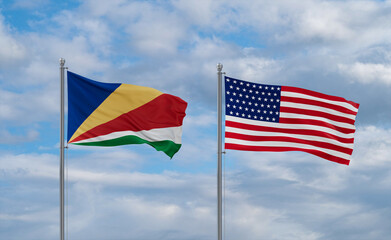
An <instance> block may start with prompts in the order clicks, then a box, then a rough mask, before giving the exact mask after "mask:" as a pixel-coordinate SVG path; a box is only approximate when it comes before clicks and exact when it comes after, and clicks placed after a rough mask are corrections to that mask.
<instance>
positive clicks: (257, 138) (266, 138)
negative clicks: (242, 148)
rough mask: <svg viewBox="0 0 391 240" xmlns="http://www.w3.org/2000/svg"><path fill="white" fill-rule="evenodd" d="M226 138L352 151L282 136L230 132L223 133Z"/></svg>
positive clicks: (330, 144) (351, 150)
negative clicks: (300, 144)
mask: <svg viewBox="0 0 391 240" xmlns="http://www.w3.org/2000/svg"><path fill="white" fill-rule="evenodd" d="M225 137H226V138H233V139H240V140H246V141H254V142H265V141H272V142H290V143H302V144H307V145H311V146H314V147H320V148H325V149H330V150H334V151H338V152H342V153H346V154H349V155H351V154H352V152H353V149H351V148H346V147H341V146H338V145H335V144H332V143H327V142H319V141H314V140H304V139H299V138H294V137H282V136H252V135H245V134H240V133H232V132H225Z"/></svg>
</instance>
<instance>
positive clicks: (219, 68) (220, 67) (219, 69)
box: [217, 63, 223, 72]
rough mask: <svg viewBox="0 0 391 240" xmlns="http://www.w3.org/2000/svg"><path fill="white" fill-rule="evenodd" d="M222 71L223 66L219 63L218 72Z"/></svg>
mask: <svg viewBox="0 0 391 240" xmlns="http://www.w3.org/2000/svg"><path fill="white" fill-rule="evenodd" d="M221 70H223V64H221V63H218V64H217V71H219V72H221Z"/></svg>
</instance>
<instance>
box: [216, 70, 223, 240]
mask: <svg viewBox="0 0 391 240" xmlns="http://www.w3.org/2000/svg"><path fill="white" fill-rule="evenodd" d="M221 70H223V64H221V63H218V64H217V81H218V90H217V91H218V92H217V115H218V116H217V239H218V240H222V235H223V231H222V229H223V228H222V220H223V214H222V182H223V181H222V170H221V169H222V167H221V165H222V164H221V162H222V161H221V156H222V154H223V151H222V136H221V128H222V109H221V108H222V106H221V104H222V99H221V98H222V94H221V92H222V75H223V73H222V72H221Z"/></svg>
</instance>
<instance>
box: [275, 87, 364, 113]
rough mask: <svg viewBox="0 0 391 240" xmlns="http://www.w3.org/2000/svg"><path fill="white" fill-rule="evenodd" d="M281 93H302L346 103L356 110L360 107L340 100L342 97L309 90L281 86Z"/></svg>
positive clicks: (343, 99)
mask: <svg viewBox="0 0 391 240" xmlns="http://www.w3.org/2000/svg"><path fill="white" fill-rule="evenodd" d="M281 91H286V92H296V93H302V94H306V95H310V96H313V97H318V98H323V99H328V100H332V101H340V102H346V103H349V104H350V105H352V106H353V107H355V108H357V109H358V107H359V106H360V104H358V103H355V102H352V101H348V100H346V99H345V98H342V97H337V96H332V95H327V94H323V93H319V92H314V91H311V90H307V89H303V88H298V87H288V86H281Z"/></svg>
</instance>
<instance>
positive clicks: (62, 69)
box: [60, 58, 65, 240]
mask: <svg viewBox="0 0 391 240" xmlns="http://www.w3.org/2000/svg"><path fill="white" fill-rule="evenodd" d="M64 64H65V59H64V58H60V84H61V87H60V89H61V94H60V98H61V107H60V109H61V111H60V112H61V113H60V117H61V120H60V240H64V232H65V231H64V115H65V114H64V70H65V67H64Z"/></svg>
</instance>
